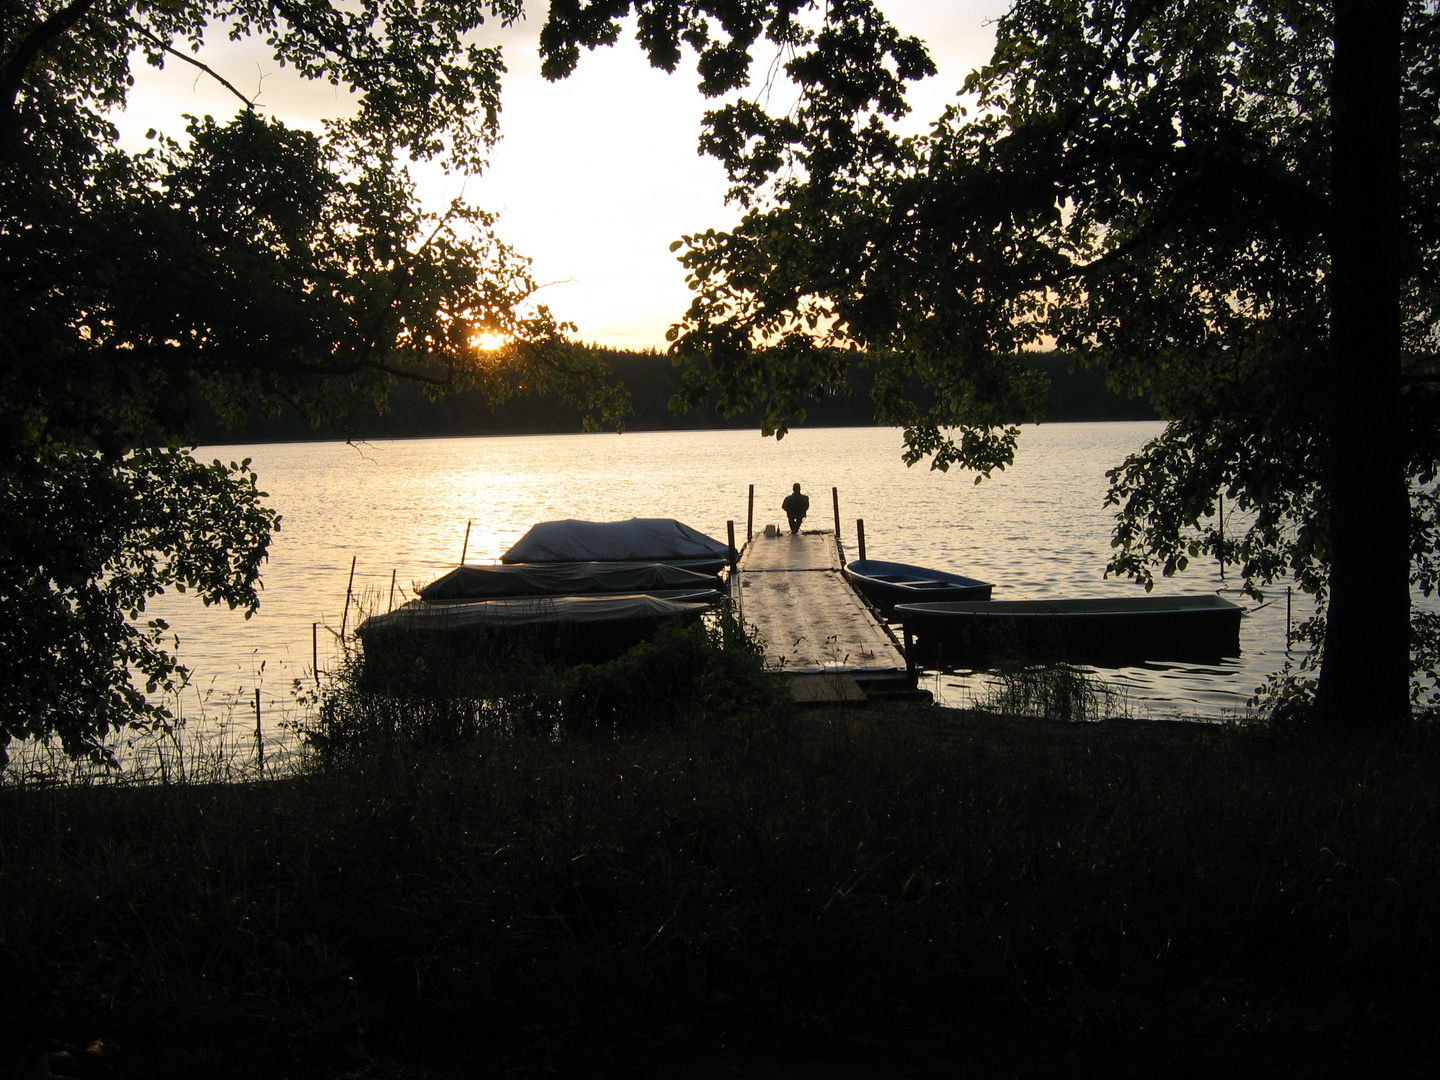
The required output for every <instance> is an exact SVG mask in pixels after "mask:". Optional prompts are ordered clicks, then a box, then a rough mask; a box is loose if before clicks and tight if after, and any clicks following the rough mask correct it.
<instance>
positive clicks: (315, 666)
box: [310, 622, 320, 690]
mask: <svg viewBox="0 0 1440 1080" xmlns="http://www.w3.org/2000/svg"><path fill="white" fill-rule="evenodd" d="M310 667H311V670H313V671H314V672H315V689H316V690H319V689H320V624H319V623H318V622H312V623H311V624H310Z"/></svg>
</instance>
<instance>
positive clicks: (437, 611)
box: [357, 589, 721, 662]
mask: <svg viewBox="0 0 1440 1080" xmlns="http://www.w3.org/2000/svg"><path fill="white" fill-rule="evenodd" d="M720 599H721V596H720V594H719V593H718V592H716V591H715V590H713V589H699V590H697V589H671V590H664V591H663V592H660V593H659V594H658V595H657V594H651V593H629V594H600V595H594V596H530V597H507V598H503V599H498V600H477V601H469V602H457V603H429V602H426V601H424V600H412V601H411V602H410V603H408V604H405V605H403V606H402V607H398V608H396V609H395V610H394V611H391V612H387V613H386V614H384V615H375V616H372V617H371V618H369V619H366V620H365V622H364V623H362V624H361V625H360V628H359V630H358V631H357V633H358V634H359V636H360V638H361V639H362V640H363V641H364V643H365V651H366V655H367V659H370V660H374V659H376V658H377V657H394V656H395V655H397V654H402V655H408V654H411V653H414V654H416V655H421V656H423V655H426V654H432V655H433V654H436V653H437V652H438V653H448V654H452V655H455V656H465V657H470V658H473V657H476V656H495V657H497V658H506V657H511V656H516V655H522V654H523V655H533V656H541V657H545V658H561V659H564V660H566V661H569V662H582V661H584V662H600V661H603V660H608V659H613V658H614V657H616V656H619V655H620V654H621V653H622V652H624V651H625V650H626V649H629V648H631V647H633V646H634V645H636V644H638V643H639V642H641V641H644V640H645V639H646V638H648V637H650V636H651V635H652V634H654V632H655V631H656V629H657V628H658V627H659V626H660V625H661V624H662V623H663V622H665V621H667V620H671V619H678V620H680V621H682V622H696V621H699V619H700V618H701V616H703V615H704V613H705V612H706V611H708V610H709V609H710V607H711V606H712V605H713V604H715V603H718V602H719V600H720Z"/></svg>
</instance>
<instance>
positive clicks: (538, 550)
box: [500, 518, 730, 573]
mask: <svg viewBox="0 0 1440 1080" xmlns="http://www.w3.org/2000/svg"><path fill="white" fill-rule="evenodd" d="M500 561H501V562H502V563H554V562H661V563H670V564H672V565H675V566H684V567H688V568H689V569H692V570H699V571H702V572H709V573H718V572H719V571H720V569H721V568H722V567H724V566H725V565H726V564H727V563H728V562H729V561H730V547H729V545H727V544H722V543H721V542H720V541H718V540H712V539H711V538H710V537H708V536H706V535H705V534H704V533H702V532H699V531H697V530H695V529H692V528H691V527H690V526H689V525H685V524H682V523H681V522H679V521H676V520H674V519H673V518H630V519H629V520H628V521H576V520H573V519H570V520H565V521H542V522H540V523H539V524H538V525H535V526H533V527H532V528H531V529H530V531H529V532H527V533H526V534H525V535H524V536H522V537H521V538H520V539H519V540H518V541H517V542H516V543H515V546H514V547H512V548H511V549H510V550H509V551H507V552H505V554H503V555H501V556H500Z"/></svg>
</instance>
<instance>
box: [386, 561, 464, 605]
mask: <svg viewBox="0 0 1440 1080" xmlns="http://www.w3.org/2000/svg"><path fill="white" fill-rule="evenodd" d="M460 561H461V563H464V561H465V560H464V558H461V560H460ZM385 610H386V611H394V610H395V571H394V570H391V571H390V606H389V607H387V608H386V609H385Z"/></svg>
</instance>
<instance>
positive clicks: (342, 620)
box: [340, 555, 360, 647]
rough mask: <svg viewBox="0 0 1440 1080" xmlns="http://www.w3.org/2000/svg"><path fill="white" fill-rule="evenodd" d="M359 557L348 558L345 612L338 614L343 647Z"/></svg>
mask: <svg viewBox="0 0 1440 1080" xmlns="http://www.w3.org/2000/svg"><path fill="white" fill-rule="evenodd" d="M359 557H360V556H359V555H351V556H350V583H349V584H348V585H346V586H345V610H344V611H343V612H341V614H340V645H341V646H342V647H343V646H344V645H345V620H347V619H348V618H350V596H351V594H352V593H353V592H354V591H355V560H356V559H358V558H359Z"/></svg>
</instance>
